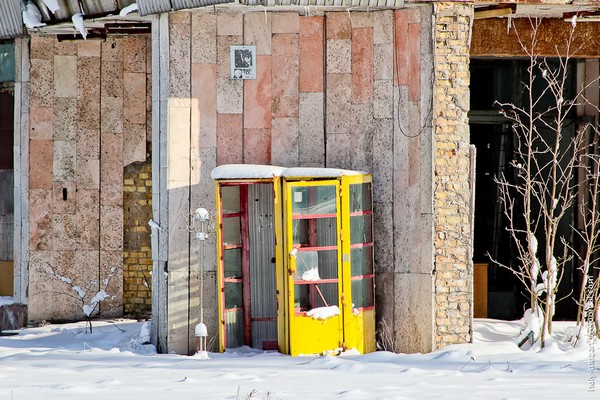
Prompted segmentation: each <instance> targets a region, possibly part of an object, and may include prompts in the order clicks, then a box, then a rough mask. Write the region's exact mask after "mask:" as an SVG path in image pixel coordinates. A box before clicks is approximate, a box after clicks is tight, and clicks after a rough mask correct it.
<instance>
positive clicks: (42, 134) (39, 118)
mask: <svg viewBox="0 0 600 400" xmlns="http://www.w3.org/2000/svg"><path fill="white" fill-rule="evenodd" d="M53 135H54V109H53V108H45V107H31V108H30V109H29V138H30V139H31V140H51V139H52V137H53Z"/></svg>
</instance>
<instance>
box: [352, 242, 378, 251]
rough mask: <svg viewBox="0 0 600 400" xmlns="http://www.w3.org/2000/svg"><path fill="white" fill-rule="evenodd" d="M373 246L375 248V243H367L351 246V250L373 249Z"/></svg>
mask: <svg viewBox="0 0 600 400" xmlns="http://www.w3.org/2000/svg"><path fill="white" fill-rule="evenodd" d="M371 246H373V242H365V243H355V244H351V245H350V248H351V249H360V248H361V247H371Z"/></svg>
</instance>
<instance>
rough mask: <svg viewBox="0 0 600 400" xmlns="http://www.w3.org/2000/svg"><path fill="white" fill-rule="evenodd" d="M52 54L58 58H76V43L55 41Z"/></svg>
mask: <svg viewBox="0 0 600 400" xmlns="http://www.w3.org/2000/svg"><path fill="white" fill-rule="evenodd" d="M54 52H55V54H56V55H60V56H76V55H77V42H76V41H66V40H63V41H62V42H59V41H55V42H54Z"/></svg>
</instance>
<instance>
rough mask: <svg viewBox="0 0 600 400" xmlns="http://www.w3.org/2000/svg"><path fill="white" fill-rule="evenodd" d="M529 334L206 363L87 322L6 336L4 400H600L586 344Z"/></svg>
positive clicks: (0, 382)
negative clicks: (401, 350) (431, 346)
mask: <svg viewBox="0 0 600 400" xmlns="http://www.w3.org/2000/svg"><path fill="white" fill-rule="evenodd" d="M565 326H566V324H565V323H558V327H557V328H558V329H557V330H558V331H561V330H562V331H564V329H565ZM521 327H522V323H521V322H519V321H515V322H505V321H494V320H477V321H476V324H475V343H473V344H465V345H456V346H450V347H447V348H445V349H442V350H438V351H435V352H433V353H431V354H424V355H422V354H414V355H410V354H393V353H389V352H376V353H373V354H367V355H362V356H356V355H354V356H343V357H335V356H310V357H309V356H307V357H289V356H284V355H281V354H278V353H273V352H268V353H265V352H258V351H253V350H250V349H240V350H239V351H237V352H231V353H226V354H215V353H210V354H209V356H210V359H208V360H203V359H200V358H196V357H186V356H179V355H162V354H156V352H155V351H154V348H153V347H152V346H151V345H141V344H140V340H139V335H140V331H141V328H142V324H141V323H139V322H135V321H128V320H120V321H115V323H114V324H113V323H111V322H107V321H96V322H95V323H94V333H93V334H87V333H85V327H84V324H83V323H78V324H65V325H48V326H44V327H40V328H31V329H25V330H23V331H21V332H20V333H19V335H16V336H2V337H0V400H23V399H45V400H49V399H99V400H108V399H111V400H112V399H128V400H131V399H143V400H153V399H157V400H158V399H161V400H162V399H169V400H176V399H177V400H179V399H270V400H274V399H302V400H312V399H332V398H342V399H361V400H362V399H544V400H547V399H587V398H589V399H597V398H600V387H599V388H597V389H596V392H595V393H594V392H591V391H588V390H589V387H590V383H589V379H590V373H589V366H590V365H592V364H591V363H594V364H593V366H594V368H595V373H596V374H598V375H600V374H599V372H600V369H599V368H600V359H598V360H597V361H595V360H593V354H592V353H591V351H590V349H589V346H588V343H587V342H585V343H581V345H580V346H578V347H577V348H572V347H570V348H566V349H564V348H561V347H562V346H561V345H558V344H553V345H551V346H549V347H548V348H546V349H544V350H543V351H539V350H530V351H522V350H520V349H519V348H518V347H517V345H516V344H515V340H514V337H516V336H517V335H518V334H519V332H520V329H521ZM599 342H600V341H599ZM595 353H596V354H598V356H599V357H600V347H596V349H595Z"/></svg>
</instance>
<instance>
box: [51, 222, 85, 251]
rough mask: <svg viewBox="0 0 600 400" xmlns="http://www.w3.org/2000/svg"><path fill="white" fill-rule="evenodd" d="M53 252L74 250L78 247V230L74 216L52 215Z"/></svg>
mask: <svg viewBox="0 0 600 400" xmlns="http://www.w3.org/2000/svg"><path fill="white" fill-rule="evenodd" d="M52 234H53V235H54V241H53V243H54V246H53V248H54V250H75V249H77V247H78V242H79V240H78V236H79V235H78V228H77V222H76V218H75V214H53V216H52Z"/></svg>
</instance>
